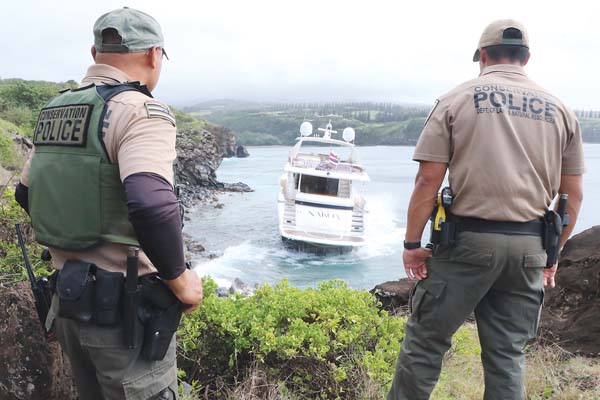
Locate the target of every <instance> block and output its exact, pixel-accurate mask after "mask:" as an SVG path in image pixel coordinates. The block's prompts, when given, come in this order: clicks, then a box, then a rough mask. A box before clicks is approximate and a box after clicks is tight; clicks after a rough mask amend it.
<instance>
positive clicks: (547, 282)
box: [544, 263, 558, 288]
mask: <svg viewBox="0 0 600 400" xmlns="http://www.w3.org/2000/svg"><path fill="white" fill-rule="evenodd" d="M557 269H558V263H556V264H554V265H553V266H552V268H545V269H544V286H550V287H551V288H553V287H554V286H556V282H554V275H556V270H557Z"/></svg>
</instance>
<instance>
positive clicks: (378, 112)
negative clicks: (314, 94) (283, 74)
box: [184, 101, 428, 145]
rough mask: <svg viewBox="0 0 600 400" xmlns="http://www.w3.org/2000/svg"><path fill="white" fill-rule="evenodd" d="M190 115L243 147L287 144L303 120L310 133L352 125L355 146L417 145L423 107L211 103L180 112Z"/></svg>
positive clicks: (291, 142) (355, 104)
mask: <svg viewBox="0 0 600 400" xmlns="http://www.w3.org/2000/svg"><path fill="white" fill-rule="evenodd" d="M184 110H185V111H187V112H189V113H190V114H191V115H193V116H195V117H197V118H202V119H206V120H208V121H210V122H212V123H216V124H219V125H223V126H225V127H226V128H228V129H231V130H232V131H233V132H235V134H236V137H237V142H238V143H239V144H243V145H291V144H293V143H294V139H295V138H296V137H297V136H298V129H299V127H300V124H301V123H302V122H303V121H311V122H312V123H313V126H314V128H315V129H317V128H318V127H324V126H325V125H326V124H327V123H328V122H329V121H330V120H331V123H332V124H333V127H334V129H336V130H338V132H339V134H338V136H337V137H338V138H341V131H342V130H343V129H344V128H346V127H348V126H351V127H353V128H354V129H355V130H356V132H357V135H356V143H357V144H359V145H409V144H414V143H416V140H417V138H418V136H419V134H420V132H421V129H422V127H423V123H424V122H425V117H426V115H427V112H428V108H427V107H424V106H409V105H398V104H390V103H325V104H321V103H303V104H272V103H246V102H235V101H222V102H217V101H212V102H206V103H201V104H198V105H196V106H193V107H188V108H185V109H184Z"/></svg>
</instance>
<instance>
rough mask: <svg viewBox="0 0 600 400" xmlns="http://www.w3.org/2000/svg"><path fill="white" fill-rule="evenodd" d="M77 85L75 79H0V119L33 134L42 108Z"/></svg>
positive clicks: (29, 134) (27, 133)
mask: <svg viewBox="0 0 600 400" xmlns="http://www.w3.org/2000/svg"><path fill="white" fill-rule="evenodd" d="M72 87H77V83H76V82H75V81H68V82H64V83H54V82H44V81H25V80H22V79H0V119H4V120H6V121H9V122H11V123H13V124H14V125H17V126H19V127H20V128H21V129H22V132H23V133H25V134H26V135H28V136H31V133H32V132H33V128H34V126H35V123H36V119H37V115H38V113H39V112H40V109H41V108H42V107H43V106H44V104H46V102H48V100H50V99H51V98H52V97H54V96H56V95H57V94H58V93H59V91H61V90H63V89H66V88H72Z"/></svg>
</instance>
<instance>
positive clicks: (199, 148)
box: [175, 125, 252, 206]
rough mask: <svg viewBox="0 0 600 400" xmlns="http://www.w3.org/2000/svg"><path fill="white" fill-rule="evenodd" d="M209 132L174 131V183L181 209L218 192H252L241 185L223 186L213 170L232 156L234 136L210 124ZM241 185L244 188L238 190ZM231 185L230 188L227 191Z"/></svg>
mask: <svg viewBox="0 0 600 400" xmlns="http://www.w3.org/2000/svg"><path fill="white" fill-rule="evenodd" d="M209 128H210V130H211V131H208V130H206V129H202V130H189V129H188V130H180V131H178V132H177V159H176V160H175V181H176V182H177V184H178V186H179V189H180V196H179V197H180V200H181V202H182V203H183V204H184V205H185V206H190V205H192V204H193V203H194V202H196V201H209V200H211V199H212V198H214V196H215V195H214V192H215V191H219V190H225V191H237V192H247V191H252V189H250V188H249V187H248V186H247V185H243V184H239V183H236V184H231V185H230V184H223V183H221V182H219V181H218V180H217V174H216V171H217V169H218V168H219V166H220V165H221V162H222V161H223V157H233V156H235V155H236V146H235V136H234V135H233V134H232V133H231V131H229V130H228V129H226V128H223V127H220V126H216V125H210V126H209ZM241 185H243V186H245V188H243V189H242V188H241ZM229 186H231V187H232V188H233V189H231V190H230V189H228V187H229Z"/></svg>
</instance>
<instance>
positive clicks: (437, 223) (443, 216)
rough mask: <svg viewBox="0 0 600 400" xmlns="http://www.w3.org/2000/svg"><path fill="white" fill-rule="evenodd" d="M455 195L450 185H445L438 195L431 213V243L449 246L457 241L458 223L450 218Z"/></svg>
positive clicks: (432, 244) (431, 244)
mask: <svg viewBox="0 0 600 400" xmlns="http://www.w3.org/2000/svg"><path fill="white" fill-rule="evenodd" d="M453 200H454V196H453V194H452V189H450V187H445V188H443V189H442V191H441V192H440V193H438V195H437V199H436V202H435V207H434V209H433V212H432V213H431V218H430V220H431V234H430V238H429V242H430V245H429V244H428V247H433V246H436V245H439V246H443V247H449V246H453V245H454V243H455V236H456V224H455V223H454V222H453V221H451V220H450V219H449V215H450V207H451V206H452V202H453Z"/></svg>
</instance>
